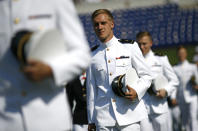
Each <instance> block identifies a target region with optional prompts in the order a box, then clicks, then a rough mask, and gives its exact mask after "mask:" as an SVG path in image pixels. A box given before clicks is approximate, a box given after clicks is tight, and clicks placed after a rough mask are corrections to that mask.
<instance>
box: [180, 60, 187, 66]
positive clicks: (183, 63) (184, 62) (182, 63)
mask: <svg viewBox="0 0 198 131" xmlns="http://www.w3.org/2000/svg"><path fill="white" fill-rule="evenodd" d="M188 63H189V62H188V61H187V60H185V61H183V62H180V63H179V64H181V65H186V64H188Z"/></svg>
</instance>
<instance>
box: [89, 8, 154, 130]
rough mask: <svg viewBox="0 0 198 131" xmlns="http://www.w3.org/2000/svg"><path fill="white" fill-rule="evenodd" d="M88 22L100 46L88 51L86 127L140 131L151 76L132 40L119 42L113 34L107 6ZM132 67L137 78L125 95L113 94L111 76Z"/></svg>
mask: <svg viewBox="0 0 198 131" xmlns="http://www.w3.org/2000/svg"><path fill="white" fill-rule="evenodd" d="M92 23H93V28H94V30H95V33H96V35H97V36H98V38H99V39H100V41H101V43H100V46H99V47H98V48H97V49H96V50H95V51H94V52H93V53H92V62H91V66H90V67H89V69H88V72H87V104H88V106H87V109H88V122H89V127H88V130H89V131H91V130H97V131H140V125H139V122H140V121H141V120H142V119H145V118H147V117H148V116H147V111H146V108H145V105H144V103H143V101H142V97H143V96H144V94H145V92H146V90H147V89H148V87H149V86H150V84H151V80H152V76H151V74H150V71H149V68H148V66H147V65H146V63H145V61H144V57H143V56H142V53H141V51H140V49H139V47H138V44H137V43H136V42H132V43H127V42H126V43H125V44H121V42H119V39H117V38H116V37H115V36H114V33H113V28H114V19H113V16H112V14H111V12H110V11H109V10H107V9H98V10H96V11H94V12H93V14H92ZM131 67H133V68H135V70H136V72H137V75H138V76H139V80H138V82H137V83H135V84H134V86H133V87H129V86H128V90H129V92H126V93H125V95H126V96H125V97H120V96H117V95H116V94H115V93H114V92H113V90H112V87H111V83H112V81H113V79H114V78H115V77H117V76H119V75H123V74H125V73H126V71H127V70H128V69H129V68H131Z"/></svg>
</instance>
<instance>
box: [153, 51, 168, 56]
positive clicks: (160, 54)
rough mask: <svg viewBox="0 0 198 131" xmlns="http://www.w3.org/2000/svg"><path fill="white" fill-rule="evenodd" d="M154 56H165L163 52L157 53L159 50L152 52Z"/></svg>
mask: <svg viewBox="0 0 198 131" xmlns="http://www.w3.org/2000/svg"><path fill="white" fill-rule="evenodd" d="M154 54H155V55H156V56H165V55H164V54H163V53H159V52H157V53H154Z"/></svg>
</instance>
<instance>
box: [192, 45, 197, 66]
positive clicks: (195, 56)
mask: <svg viewBox="0 0 198 131" xmlns="http://www.w3.org/2000/svg"><path fill="white" fill-rule="evenodd" d="M193 62H194V63H195V64H196V65H197V68H198V46H196V47H195V54H194V56H193Z"/></svg>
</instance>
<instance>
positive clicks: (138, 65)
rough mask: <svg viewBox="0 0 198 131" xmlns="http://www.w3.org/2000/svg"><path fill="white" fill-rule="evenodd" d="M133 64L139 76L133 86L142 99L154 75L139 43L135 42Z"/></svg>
mask: <svg viewBox="0 0 198 131" xmlns="http://www.w3.org/2000/svg"><path fill="white" fill-rule="evenodd" d="M132 66H133V67H134V68H135V69H136V72H137V74H138V76H139V80H138V82H137V83H136V84H134V85H133V87H132V88H133V89H134V90H135V91H136V92H137V95H138V99H139V100H140V99H141V98H142V97H143V96H144V94H145V93H146V91H147V89H148V88H149V87H150V85H151V81H152V79H153V77H152V74H151V71H150V69H149V66H148V65H147V64H146V62H145V59H144V57H143V55H142V52H141V50H140V48H139V46H138V44H137V43H134V44H133V48H132Z"/></svg>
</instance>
